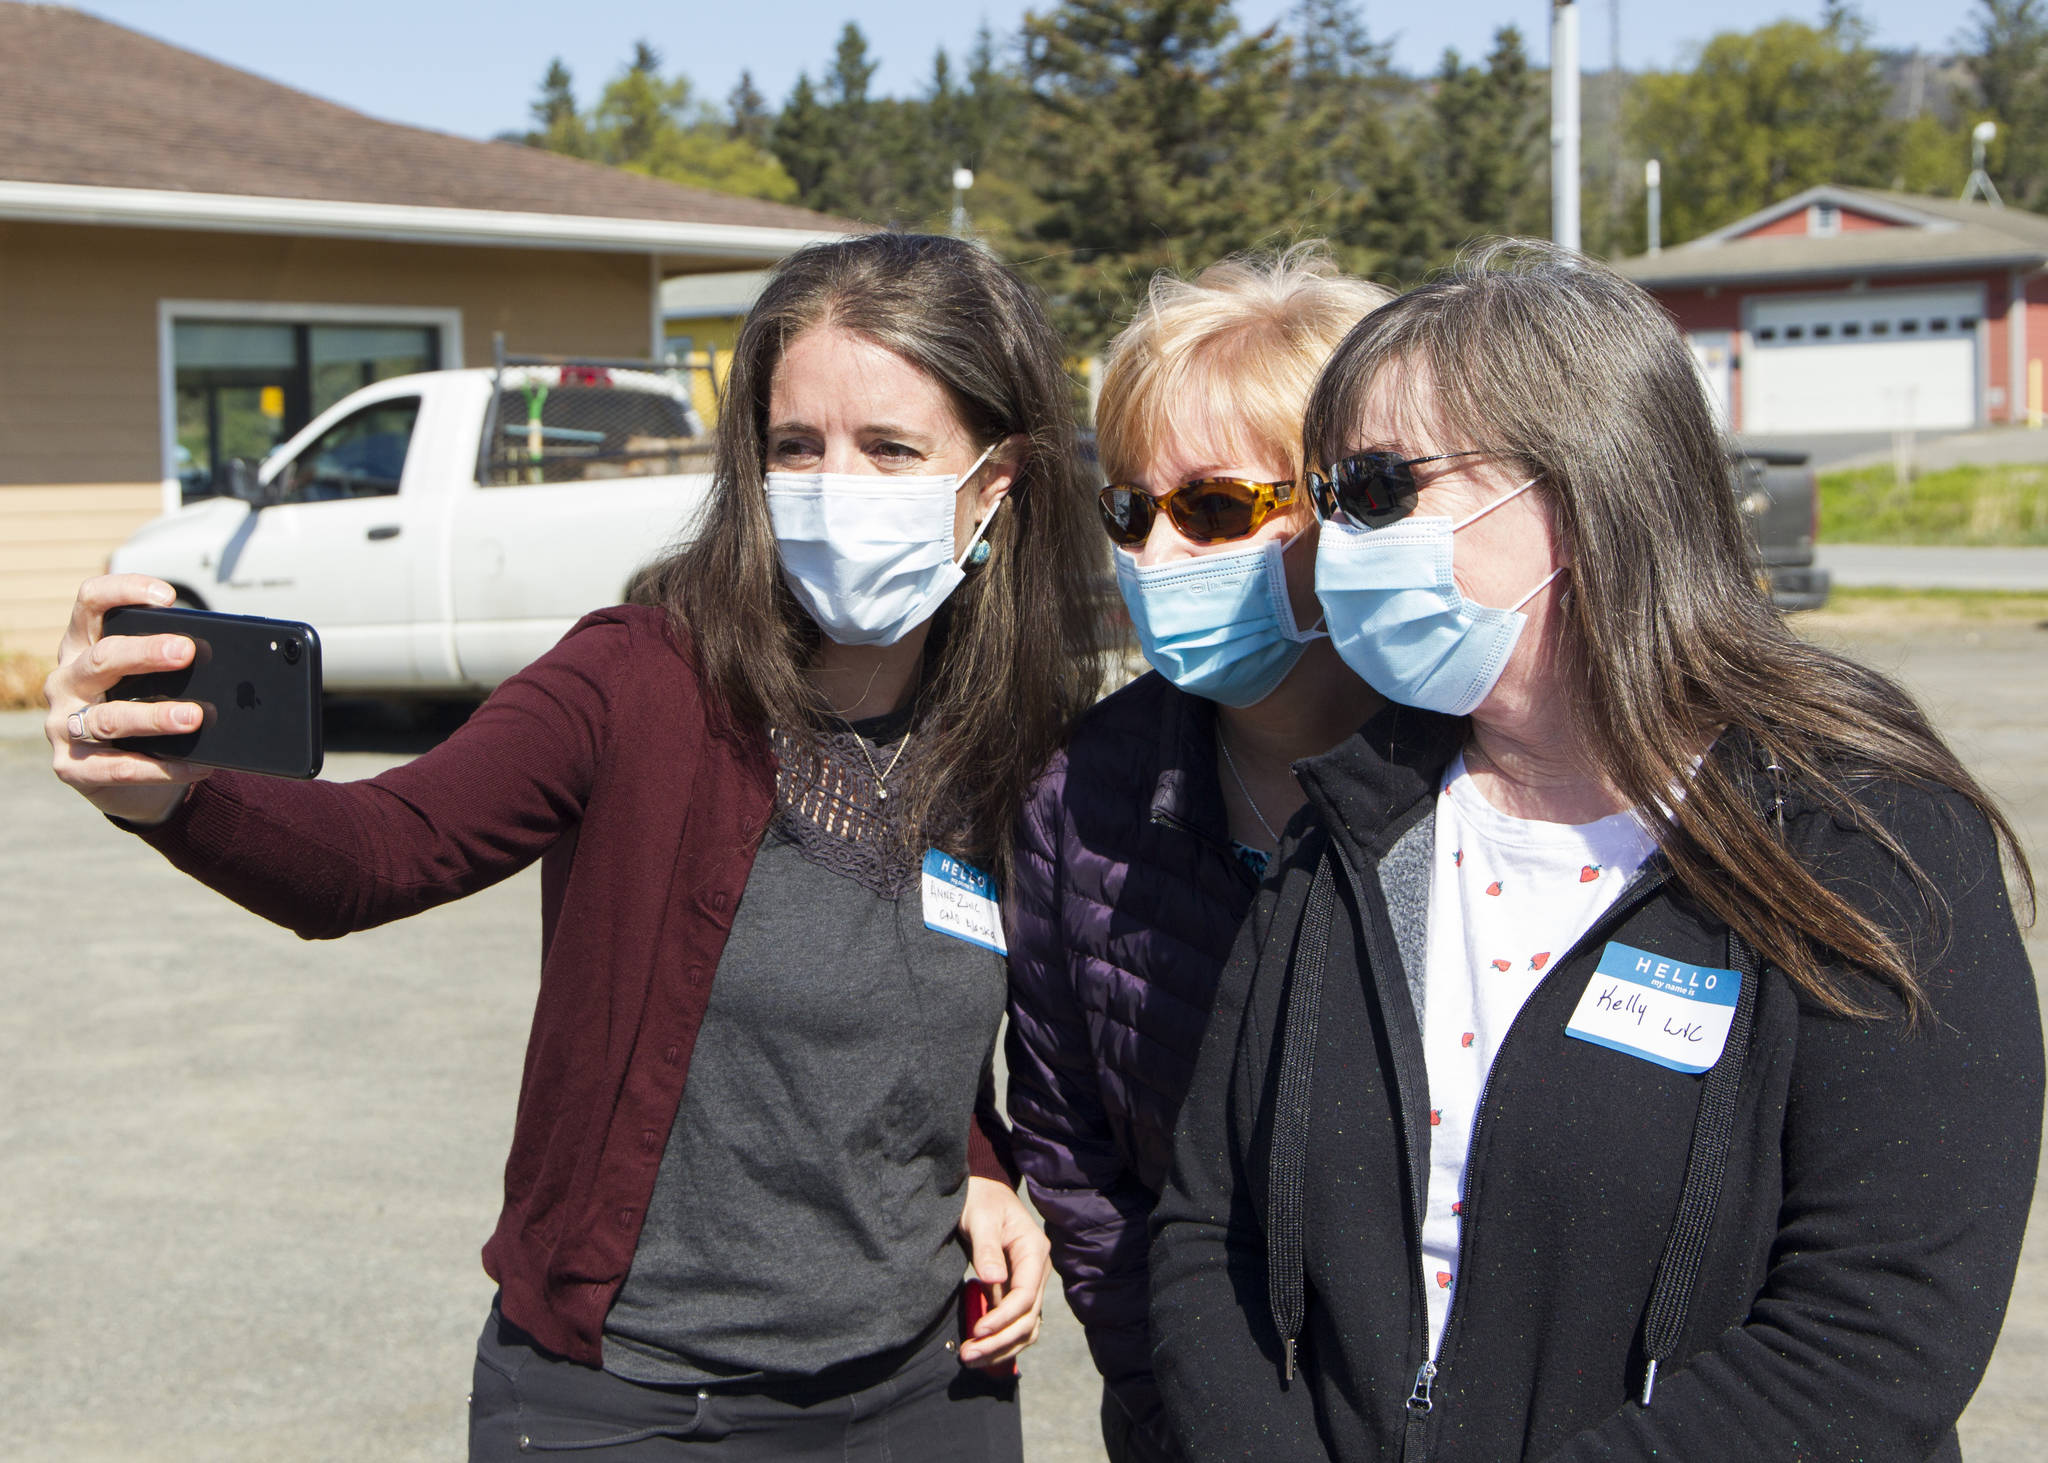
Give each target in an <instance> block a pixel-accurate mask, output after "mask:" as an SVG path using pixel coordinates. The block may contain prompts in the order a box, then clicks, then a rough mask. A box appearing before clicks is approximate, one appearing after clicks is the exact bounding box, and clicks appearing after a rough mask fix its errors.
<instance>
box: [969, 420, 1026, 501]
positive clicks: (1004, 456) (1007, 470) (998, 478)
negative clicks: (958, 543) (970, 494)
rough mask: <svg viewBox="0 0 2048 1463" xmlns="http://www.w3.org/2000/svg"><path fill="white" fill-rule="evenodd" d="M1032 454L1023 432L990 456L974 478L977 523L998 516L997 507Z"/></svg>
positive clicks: (1017, 433) (1008, 439)
mask: <svg viewBox="0 0 2048 1463" xmlns="http://www.w3.org/2000/svg"><path fill="white" fill-rule="evenodd" d="M1030 451H1031V439H1030V438H1029V437H1027V436H1025V435H1024V434H1023V433H1022V432H1014V433H1012V434H1011V435H1010V436H1008V437H1006V438H1004V439H1003V443H1002V445H1001V446H999V447H997V448H996V450H995V451H993V452H991V453H990V454H989V455H988V461H986V462H984V463H983V464H982V465H981V470H980V471H979V472H977V473H975V475H974V483H975V487H974V521H975V522H976V523H980V522H981V521H982V520H983V519H984V518H986V517H988V516H989V514H991V513H993V512H995V509H996V504H998V503H1000V502H1002V501H1003V498H1004V497H1005V496H1006V495H1007V494H1008V493H1009V491H1010V488H1011V485H1012V484H1014V483H1015V482H1016V481H1017V478H1018V475H1019V474H1021V473H1022V472H1023V471H1024V461H1025V458H1026V457H1027V456H1028V455H1029V454H1030Z"/></svg>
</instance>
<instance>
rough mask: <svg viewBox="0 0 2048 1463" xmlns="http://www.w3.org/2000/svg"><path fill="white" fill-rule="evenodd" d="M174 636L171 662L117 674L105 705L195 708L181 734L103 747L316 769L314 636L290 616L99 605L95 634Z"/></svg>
mask: <svg viewBox="0 0 2048 1463" xmlns="http://www.w3.org/2000/svg"><path fill="white" fill-rule="evenodd" d="M117 635H121V636H135V637H141V636H168V635H179V636H183V637H185V638H186V639H187V640H190V641H191V642H192V658H191V660H190V661H189V662H188V663H187V664H185V665H183V666H180V667H177V668H174V669H168V670H157V671H147V672H144V673H142V674H139V675H130V676H125V677H123V678H122V679H121V680H119V681H117V682H116V683H115V684H114V685H113V686H111V687H109V688H108V690H107V693H106V697H107V700H108V701H109V702H116V701H130V702H145V703H147V702H171V703H182V704H189V705H193V706H197V707H198V708H199V713H200V722H199V725H198V726H197V727H196V728H193V729H192V730H189V731H174V732H169V733H166V732H162V731H151V732H150V733H148V734H146V735H141V736H125V737H112V738H109V739H108V744H109V745H111V746H116V747H120V748H122V749H124V750H126V751H131V752H141V753H142V754H144V755H145V756H149V757H157V758H163V759H169V760H175V761H181V762H192V763H196V764H198V765H199V766H202V767H232V768H236V769H238V770H241V771H245V772H262V773H267V774H269V775H270V776H273V777H298V778H307V777H313V776H315V775H317V774H318V773H319V771H320V764H321V762H322V760H323V750H322V745H321V738H320V636H319V634H318V632H316V631H315V630H314V629H313V627H312V626H311V625H307V624H303V623H301V622H299V621H296V620H269V619H261V618H258V617H257V616H254V615H224V614H214V613H210V612H208V611H205V610H183V609H158V608H155V607H153V606H141V605H123V606H119V607H117V608H114V609H110V610H108V611H107V612H106V614H105V616H104V618H103V620H102V632H101V638H102V639H103V640H104V639H106V638H108V637H111V636H117Z"/></svg>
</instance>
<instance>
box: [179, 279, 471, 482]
mask: <svg viewBox="0 0 2048 1463" xmlns="http://www.w3.org/2000/svg"><path fill="white" fill-rule="evenodd" d="M441 356H442V344H441V328H440V327H439V326H434V325H403V324H379V323H376V322H367V323H363V324H355V323H335V324H327V323H294V322H288V321H276V320H231V319H206V320H192V319H179V320H174V321H173V322H172V325H171V373H172V389H173V393H174V397H175V409H176V413H177V417H176V420H177V444H176V454H175V455H176V459H177V461H176V466H175V471H176V473H177V477H178V480H179V485H180V488H181V490H182V496H183V497H184V499H185V500H186V501H187V502H190V501H191V500H192V499H194V498H204V497H208V496H211V495H212V494H214V493H216V492H218V491H219V485H220V483H221V482H222V481H223V480H224V475H225V473H226V471H227V465H228V464H229V463H230V462H232V461H234V460H235V459H236V458H238V457H239V458H245V459H247V460H249V461H251V462H254V461H257V460H258V459H260V458H262V457H263V456H264V454H266V453H268V452H269V451H270V449H271V448H273V447H275V446H276V445H277V444H278V443H280V442H282V441H284V440H285V439H286V438H287V437H289V436H291V435H292V434H293V433H294V432H296V431H298V430H299V429H300V428H301V427H303V426H305V425H306V423H308V422H310V421H311V420H313V418H314V417H316V416H318V415H319V414H320V413H321V412H323V411H325V410H326V409H327V408H328V407H330V406H332V405H334V403H335V402H337V401H339V400H341V399H342V398H343V397H344V396H346V395H348V394H349V393H350V392H351V391H354V390H357V389H358V388H360V387H363V386H367V385H369V384H370V383H371V382H373V381H382V380H385V379H387V378H389V377H392V376H404V375H409V374H411V373H412V372H415V371H432V370H437V369H439V368H440V365H441Z"/></svg>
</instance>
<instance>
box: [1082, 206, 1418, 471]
mask: <svg viewBox="0 0 2048 1463" xmlns="http://www.w3.org/2000/svg"><path fill="white" fill-rule="evenodd" d="M1392 298H1393V295H1392V293H1391V292H1389V291H1387V290H1384V289H1382V288H1380V287H1379V286H1378V285H1376V284H1369V283H1367V282H1366V281H1365V280H1362V279H1354V278H1352V277H1350V276H1348V275H1344V274H1340V273H1338V272H1337V267H1336V264H1335V263H1334V262H1333V261H1332V260H1331V258H1330V256H1329V254H1328V253H1327V252H1326V250H1325V249H1324V247H1323V245H1322V244H1320V243H1306V244H1297V245H1295V246H1294V247H1293V248H1291V249H1289V250H1288V251H1287V252H1286V253H1284V254H1281V255H1278V256H1274V255H1238V256H1235V257H1232V258H1229V259H1225V260H1222V261H1220V262H1218V263H1216V264H1212V265H1210V266H1209V267H1208V268H1207V269H1205V270H1203V271H1202V272H1201V273H1200V274H1199V275H1197V276H1196V277H1195V278H1194V279H1192V280H1186V279H1180V278H1177V277H1176V276H1173V275H1170V274H1160V275H1158V276H1156V277H1154V279H1153V281H1152V287H1151V289H1150V290H1149V291H1148V292H1147V294H1146V299H1145V303H1144V304H1143V305H1142V306H1140V307H1139V309H1138V312H1137V314H1136V315H1135V316H1134V317H1133V318H1132V320H1131V323H1130V324H1129V325H1127V326H1126V327H1125V328H1124V329H1123V331H1122V332H1121V333H1119V334H1118V336H1117V337H1116V339H1115V340H1113V341H1111V342H1110V343H1109V349H1108V351H1107V352H1106V353H1105V359H1104V363H1103V381H1102V396H1101V399H1100V400H1099V401H1098V402H1097V403H1096V408H1095V425H1096V437H1097V450H1098V451H1099V452H1100V454H1101V458H1102V467H1103V471H1104V472H1105V474H1106V475H1107V476H1108V478H1109V480H1110V481H1111V482H1129V481H1130V480H1131V479H1132V478H1134V477H1135V476H1137V474H1138V473H1140V472H1142V471H1143V470H1144V466H1145V464H1146V462H1147V461H1148V460H1149V459H1150V458H1151V456H1152V455H1153V453H1154V452H1156V451H1157V450H1158V447H1159V444H1160V443H1162V442H1166V441H1168V440H1171V439H1173V438H1191V439H1194V440H1198V441H1201V442H1202V443H1204V444H1205V445H1207V446H1209V447H1211V448H1212V449H1213V450H1216V451H1219V452H1223V453H1226V454H1228V455H1230V456H1233V457H1241V456H1248V455H1252V454H1254V453H1256V454H1257V455H1259V456H1265V455H1266V454H1268V453H1270V454H1272V455H1273V456H1275V457H1277V458H1280V459H1282V460H1284V461H1285V462H1286V463H1287V465H1288V470H1289V472H1290V473H1291V474H1292V475H1293V477H1294V478H1295V480H1296V481H1299V480H1300V478H1301V474H1302V467H1303V461H1302V448H1301V420H1302V415H1303V412H1304V411H1305V410H1306V408H1307V406H1308V398H1309V393H1310V391H1311V390H1312V389H1313V388H1314V386H1315V382H1316V377H1317V376H1318V375H1320V374H1321V372H1322V369H1323V363H1324V362H1325V361H1327V360H1328V359H1329V358H1330V353H1331V352H1332V351H1334V350H1335V349H1336V348H1337V343H1338V342H1339V341H1341V340H1342V339H1343V338H1344V336H1345V334H1346V333H1347V332H1348V331H1349V330H1350V329H1351V327H1352V326H1354V325H1356V324H1357V323H1358V322H1359V321H1360V320H1362V319H1364V318H1365V317H1366V316H1367V315H1369V314H1371V313H1372V312H1373V311H1374V310H1376V309H1378V308H1379V307H1380V306H1381V305H1383V304H1385V303H1386V302H1387V301H1388V300H1391V299H1392ZM1150 486H1151V487H1153V488H1154V489H1155V490H1156V489H1158V488H1161V487H1165V486H1167V485H1166V484H1160V483H1154V484H1151V485H1150ZM1297 501H1298V502H1301V501H1305V500H1302V499H1298V500H1297Z"/></svg>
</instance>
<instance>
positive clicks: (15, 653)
mask: <svg viewBox="0 0 2048 1463" xmlns="http://www.w3.org/2000/svg"><path fill="white" fill-rule="evenodd" d="M55 668H56V665H55V662H53V661H48V660H45V659H43V657H41V656H40V655H30V654H28V653H27V652H25V651H20V650H6V651H0V711H28V710H31V709H33V710H37V711H40V710H41V709H42V708H43V707H44V706H45V705H47V704H48V703H46V702H45V701H44V700H43V678H44V677H46V676H48V675H49V674H50V672H51V671H52V670H54V669H55Z"/></svg>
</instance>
